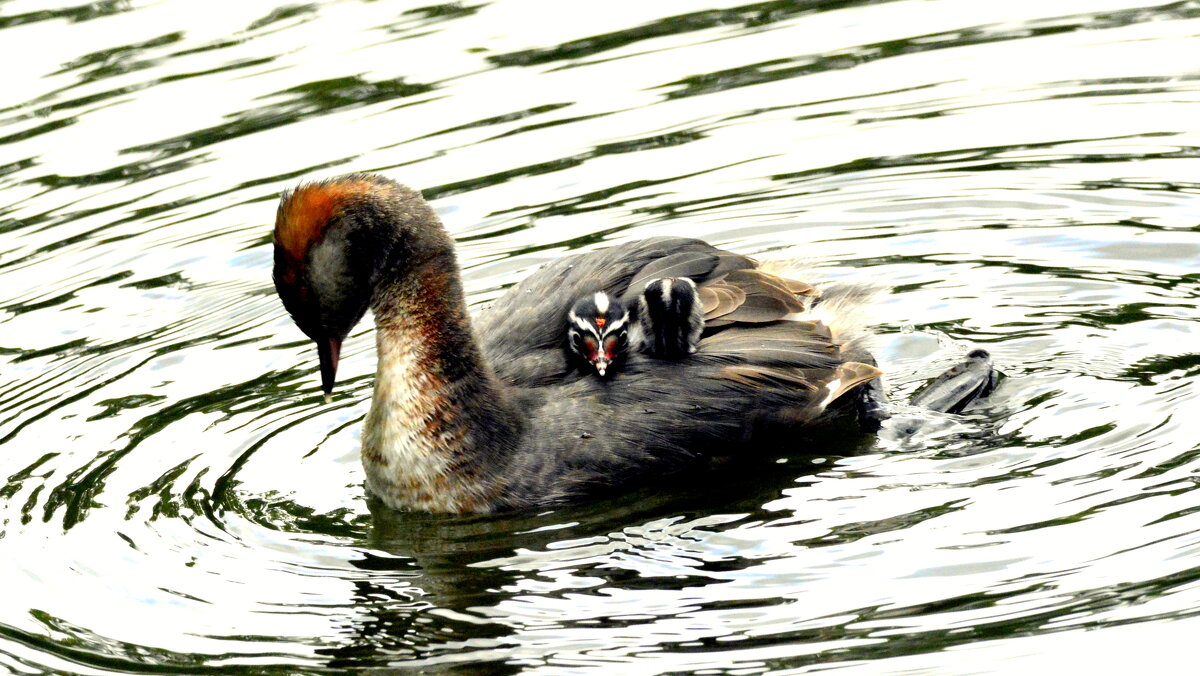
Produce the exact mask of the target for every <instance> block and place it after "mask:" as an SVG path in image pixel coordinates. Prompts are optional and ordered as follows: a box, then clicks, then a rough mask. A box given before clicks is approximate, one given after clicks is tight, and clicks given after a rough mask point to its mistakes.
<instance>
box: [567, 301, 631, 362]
mask: <svg viewBox="0 0 1200 676" xmlns="http://www.w3.org/2000/svg"><path fill="white" fill-rule="evenodd" d="M630 328H631V326H630V323H629V311H628V310H626V309H625V305H624V304H622V303H621V301H619V300H617V299H616V298H613V297H612V296H609V295H608V294H607V293H604V292H603V291H597V292H595V293H592V294H588V295H586V296H584V297H583V298H580V299H579V300H578V301H576V302H575V304H574V305H572V306H571V309H570V310H568V311H567V350H568V353H569V354H571V355H573V356H574V357H575V359H576V361H578V362H580V363H582V364H586V365H587V366H589V367H591V368H593V369H595V371H596V374H597V375H599V376H600V377H601V378H603V377H604V376H605V374H606V373H608V369H609V368H611V367H615V366H617V365H618V363H619V362H620V361H621V360H622V359H623V358H624V357H625V354H626V352H627V351H628V349H629V329H630Z"/></svg>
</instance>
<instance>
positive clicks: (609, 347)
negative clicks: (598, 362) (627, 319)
mask: <svg viewBox="0 0 1200 676" xmlns="http://www.w3.org/2000/svg"><path fill="white" fill-rule="evenodd" d="M620 342H621V341H620V338H619V336H610V337H609V338H607V339H606V340H605V341H604V351H605V352H607V353H608V358H609V359H612V358H613V357H614V356H615V354H614V353H615V352H616V351H617V345H618V344H619V343H620Z"/></svg>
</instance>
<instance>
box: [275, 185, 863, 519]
mask: <svg viewBox="0 0 1200 676" xmlns="http://www.w3.org/2000/svg"><path fill="white" fill-rule="evenodd" d="M274 241H275V244H274V249H275V266H274V280H275V285H276V289H277V291H278V292H279V296H280V298H281V299H282V301H283V304H284V307H285V308H286V309H287V311H288V312H289V313H290V315H291V316H292V318H293V320H294V321H295V322H296V324H297V325H298V326H299V328H300V329H301V330H302V331H303V332H304V333H305V334H306V335H307V336H308V337H309V338H311V339H312V340H313V341H315V342H316V344H317V351H318V354H319V356H320V362H321V382H322V388H323V389H324V391H325V392H326V394H329V393H331V392H332V389H333V385H334V380H335V375H336V371H337V364H338V357H339V354H340V351H341V345H342V341H343V340H344V339H345V338H346V336H347V335H348V334H349V332H350V330H351V329H352V328H353V327H354V325H355V324H356V323H357V322H358V321H359V320H360V319H361V318H362V317H363V315H364V313H365V312H366V310H367V308H370V309H371V310H372V312H373V314H374V317H375V325H376V334H375V339H376V347H377V350H378V366H377V370H376V377H375V387H374V392H373V395H372V399H371V406H370V411H369V413H368V414H367V417H366V420H365V422H364V428H363V434H362V460H363V465H364V468H365V470H366V479H367V487H368V489H369V490H370V491H371V492H372V493H374V494H375V495H376V496H378V497H379V498H380V499H381V500H382V501H383V502H384V503H385V504H387V505H388V506H390V507H392V508H395V509H415V510H427V511H434V512H488V511H496V510H502V509H519V508H530V507H535V506H541V505H548V504H554V503H559V502H563V501H566V500H570V499H573V498H578V497H580V496H583V495H586V494H589V493H594V492H597V491H602V490H608V489H612V488H614V487H617V486H620V485H623V484H628V483H632V482H636V481H645V480H647V479H649V478H659V477H661V476H663V475H664V474H667V473H671V472H678V471H682V470H685V469H688V468H696V467H698V466H702V465H704V464H705V463H708V462H709V461H710V460H711V459H712V458H714V457H718V456H737V455H739V454H742V455H747V454H750V453H753V452H754V451H755V449H756V448H761V447H772V446H773V445H774V447H775V448H778V447H779V446H778V445H780V444H786V443H788V442H789V441H791V439H792V437H793V435H794V432H795V431H796V430H797V429H798V428H800V427H804V426H807V425H811V424H813V423H815V422H817V421H819V420H821V419H823V418H824V417H826V412H827V410H828V409H830V408H831V407H835V406H832V405H841V406H843V407H844V406H845V404H844V403H843V402H846V401H851V402H853V401H855V400H859V399H861V401H862V402H864V403H863V404H861V405H860V404H853V405H851V406H850V408H854V407H857V408H859V409H861V410H867V411H869V410H870V408H871V402H872V401H874V400H875V398H874V397H873V396H872V394H871V393H872V392H877V391H880V390H879V388H878V384H877V383H878V380H877V378H878V377H879V376H880V374H881V372H880V370H879V369H877V368H876V367H875V366H873V365H872V364H870V363H867V362H869V361H871V357H870V354H869V353H868V352H867V351H866V350H865V349H864V348H863V346H862V340H863V337H864V335H865V334H864V332H863V331H862V329H861V328H860V327H859V326H858V325H856V324H855V322H854V320H853V316H854V313H853V312H848V313H846V315H845V316H846V319H845V320H844V321H843V320H842V319H841V317H840V313H839V311H841V310H852V309H853V306H854V304H855V302H856V300H857V296H856V294H855V293H854V292H847V293H844V294H843V295H841V296H837V295H831V294H832V292H827V293H826V295H825V296H824V297H823V298H822V301H821V302H822V305H823V306H824V307H825V309H826V312H825V315H827V316H829V317H830V318H831V319H829V320H826V321H825V322H824V323H823V322H817V321H787V319H789V318H792V317H793V316H794V315H796V314H797V313H802V312H803V310H804V309H805V307H806V304H805V302H804V300H803V299H804V298H805V297H806V296H808V297H812V296H816V295H817V292H816V290H815V289H812V288H811V287H809V286H808V285H806V284H803V283H802V282H797V281H794V280H788V279H784V278H781V277H777V276H773V275H770V274H767V273H765V272H763V271H761V270H758V269H756V264H755V262H754V261H752V260H751V259H749V258H746V257H744V256H740V255H738V254H734V253H730V252H728V251H722V250H720V249H717V248H715V247H712V246H710V245H708V244H706V243H704V242H701V241H699V240H694V239H683V238H675V237H657V238H653V239H646V240H640V241H635V242H627V243H624V244H619V245H617V246H614V247H611V248H608V249H604V250H600V251H594V252H590V253H584V254H578V255H574V256H567V257H564V258H561V259H559V260H557V261H554V262H552V263H550V264H548V265H546V266H545V267H543V268H542V269H540V270H538V271H537V272H535V273H533V274H532V275H530V276H529V277H528V278H526V279H525V280H524V281H522V282H520V283H519V284H517V285H516V286H515V287H514V288H512V289H510V290H509V291H508V292H507V293H505V294H504V295H502V296H501V297H500V298H498V299H497V300H496V301H495V302H494V303H493V304H492V305H491V306H490V307H489V308H487V309H485V310H484V311H482V312H480V313H479V314H478V316H477V317H475V318H474V319H472V318H471V317H470V316H469V315H468V312H467V304H466V300H465V298H464V294H463V288H462V282H461V280H460V277H459V272H458V266H457V263H456V257H455V252H454V243H453V241H452V240H451V238H450V236H449V235H448V234H447V233H446V231H445V229H444V228H443V227H442V225H441V223H440V222H439V220H438V217H437V216H436V214H435V213H434V211H433V209H432V208H431V207H430V206H429V204H428V203H426V201H425V200H424V199H422V197H421V195H420V193H418V192H417V191H415V190H412V189H411V188H408V187H405V186H402V185H400V184H398V183H396V182H394V181H391V180H389V179H387V178H383V177H381V176H378V175H372V174H354V175H350V176H346V177H342V178H337V179H332V180H327V181H321V182H316V183H308V184H304V185H301V186H300V187H298V188H296V189H295V190H292V191H290V192H287V193H285V194H284V195H283V196H282V198H281V201H280V204H279V209H278V213H277V217H276V223H275V238H274ZM668 277H670V278H674V279H679V278H681V277H687V278H689V279H690V280H694V282H695V286H696V287H697V289H698V291H699V293H698V294H697V298H699V299H700V300H701V301H702V302H703V301H704V298H705V297H707V296H708V295H709V294H711V297H708V301H709V302H710V303H712V304H713V308H714V309H716V310H719V311H720V315H719V316H717V317H714V318H713V319H711V320H707V327H709V328H714V327H716V326H721V327H724V328H723V329H722V330H721V331H719V332H714V333H713V334H712V335H709V336H705V337H703V338H702V339H700V340H699V341H698V343H696V344H695V345H694V347H695V351H694V353H691V354H689V355H687V357H686V358H683V359H659V358H655V357H653V356H651V355H645V354H642V353H640V352H636V351H631V352H630V353H629V354H628V355H627V357H626V359H625V363H624V364H623V365H622V366H621V372H620V378H619V379H618V380H611V379H605V378H597V377H595V375H592V374H586V373H580V372H579V371H578V370H575V369H570V368H567V367H566V366H565V365H564V359H563V345H564V343H565V341H567V340H568V328H567V326H566V325H565V323H564V322H563V318H564V317H565V316H567V315H568V313H569V312H570V310H571V309H572V308H573V306H574V305H575V303H576V302H577V300H578V299H580V298H582V297H584V296H585V295H586V294H588V293H591V294H593V297H592V300H593V302H594V301H595V299H596V297H595V295H594V293H595V292H596V291H597V290H598V291H602V292H603V293H604V294H606V297H607V298H610V299H620V298H627V297H629V294H630V293H631V290H632V293H633V294H635V295H637V294H639V292H640V291H644V290H645V289H646V285H647V283H648V282H654V281H655V280H662V279H665V278H668ZM610 307H611V306H610ZM597 309H598V308H597ZM652 313H653V310H651V311H650V315H652ZM650 315H648V316H650ZM600 316H601V314H595V315H593V317H592V319H593V320H594V319H595V318H597V317H600ZM687 316H688V317H690V316H691V314H690V312H689V313H688V315H687ZM802 316H803V315H801V317H802ZM609 321H611V320H610V319H609V318H607V317H606V321H605V326H604V327H598V328H600V329H605V328H608V329H611V326H612V325H611V324H609ZM580 328H582V327H580ZM589 335H590V336H591V337H592V338H594V339H599V338H603V337H604V334H603V333H600V334H590V333H589ZM691 335H692V333H691V329H690V328H689V329H688V331H687V333H686V338H685V337H684V333H683V332H682V331H681V332H679V333H678V334H676V339H675V342H674V343H673V345H672V346H671V347H672V349H675V350H678V349H680V348H682V347H684V345H685V342H686V345H687V349H688V350H689V351H690V350H691V349H692V347H693V345H692V338H691ZM864 384H867V387H865V388H864V387H860V386H862V385H864ZM872 384H873V385H872ZM856 388H858V390H859V392H860V393H861V394H862V396H861V397H859V396H855V397H846V396H845V395H847V393H851V392H855V390H856ZM861 410H860V413H861ZM813 450H814V451H816V450H819V449H813Z"/></svg>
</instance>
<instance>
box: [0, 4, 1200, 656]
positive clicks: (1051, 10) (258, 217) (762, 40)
mask: <svg viewBox="0 0 1200 676" xmlns="http://www.w3.org/2000/svg"><path fill="white" fill-rule="evenodd" d="M1137 1H1138V0H1126V1H1124V2H1122V1H1119V0H1053V1H1050V2H1047V1H1044V0H1043V1H1040V2H1026V1H1018V2H981V1H978V0H897V1H891V2H889V1H879V0H875V1H871V0H862V1H859V2H854V1H832V0H830V1H826V2H799V1H797V2H788V1H782V0H780V1H775V2H759V3H754V4H744V5H737V4H732V3H731V4H725V5H719V4H704V3H696V2H683V1H675V2H607V3H567V2H561V1H560V2H548V1H544V2H535V1H532V0H530V1H518V0H498V1H495V2H491V3H487V2H479V3H462V4H447V5H435V6H429V5H425V6H422V5H421V4H419V3H407V2H389V1H386V0H379V1H376V2H355V1H345V2H336V1H329V2H316V3H311V4H288V5H274V4H272V3H270V2H254V1H244V2H210V1H206V0H163V1H159V2H153V1H150V0H144V1H143V0H130V1H125V0H105V1H102V2H96V3H93V4H88V5H65V4H64V5H60V4H57V3H56V2H55V1H54V0H45V1H35V0H4V1H0V63H3V64H4V66H3V73H4V74H3V76H2V77H0V82H2V83H3V87H2V88H0V580H3V593H2V596H0V598H2V600H0V671H9V672H12V673H22V674H24V673H82V674H111V673H160V674H162V673H181V674H202V673H235V672H236V673H271V674H290V673H310V672H311V673H316V672H322V673H326V672H327V673H345V672H350V671H354V670H357V669H360V668H364V667H367V668H379V669H380V670H381V671H384V672H386V673H396V672H395V671H392V670H391V669H393V668H398V669H399V671H400V673H409V672H408V669H412V670H420V669H424V670H426V671H428V672H432V673H440V672H444V671H453V672H459V673H506V672H515V671H520V670H525V671H528V672H529V673H538V674H565V673H580V674H583V673H588V674H590V673H605V674H610V675H611V674H656V673H704V674H713V673H721V674H753V673H761V672H774V673H812V672H822V673H824V672H833V673H848V674H860V673H862V674H900V673H903V674H951V675H959V674H979V673H986V674H1003V673H1021V674H1036V673H1050V670H1054V671H1053V673H1078V672H1082V671H1083V670H1085V669H1086V670H1087V671H1088V673H1122V674H1125V673H1130V672H1134V671H1135V670H1136V671H1142V672H1149V673H1170V672H1172V671H1173V670H1174V669H1184V668H1183V667H1182V666H1176V667H1171V666H1165V665H1172V664H1175V665H1179V664H1180V663H1179V662H1176V661H1174V660H1180V659H1183V660H1192V659H1193V658H1192V652H1193V651H1192V650H1190V648H1191V646H1192V643H1193V637H1194V635H1195V633H1196V631H1197V629H1198V628H1200V625H1198V624H1197V620H1196V619H1195V617H1196V615H1197V614H1198V613H1200V514H1197V511H1200V498H1198V497H1197V496H1200V494H1197V495H1195V496H1194V495H1192V491H1193V490H1194V489H1196V488H1197V487H1198V486H1200V481H1198V479H1197V476H1198V472H1200V446H1198V445H1197V444H1198V443H1200V442H1198V440H1200V392H1198V388H1197V375H1198V374H1200V352H1198V351H1197V350H1198V349H1200V348H1197V345H1198V343H1197V341H1196V338H1195V335H1196V331H1197V328H1198V326H1200V325H1198V321H1200V310H1198V305H1200V301H1198V296H1200V274H1198V272H1197V263H1196V262H1197V259H1198V257H1200V235H1198V230H1200V228H1198V226H1197V223H1200V195H1198V193H1200V183H1197V180H1198V179H1197V177H1198V176H1200V160H1198V159H1197V156H1198V155H1200V151H1198V147H1200V59H1197V58H1196V55H1197V54H1200V48H1198V44H1200V41H1198V39H1197V37H1198V36H1200V4H1197V3H1196V2H1194V1H1185V2H1172V3H1167V4H1161V5H1150V6H1136V5H1135V3H1136V2H1137ZM359 170H371V171H380V172H383V173H386V174H387V175H389V176H391V177H394V178H396V179H398V180H401V181H404V182H407V183H410V184H412V185H414V186H418V187H420V188H422V189H424V190H425V191H426V194H427V195H428V196H429V197H430V199H431V200H433V202H434V205H435V206H436V207H437V208H438V210H439V211H440V212H441V214H442V216H443V219H444V220H445V221H446V223H447V225H448V227H449V228H450V229H451V230H452V232H453V233H454V234H455V236H456V237H457V239H458V241H459V243H460V252H461V254H460V255H461V260H462V262H463V265H464V274H465V276H466V280H467V285H468V288H469V291H470V292H471V294H472V295H473V300H474V301H476V302H478V303H484V302H486V301H487V300H488V299H489V298H492V297H494V296H495V294H497V293H498V292H499V291H501V290H502V289H503V288H504V287H505V286H506V285H508V284H510V283H512V282H514V281H516V280H518V279H520V278H522V277H523V276H524V275H526V274H527V273H528V272H529V271H530V270H531V269H533V268H534V267H536V266H537V265H539V264H541V263H543V262H545V261H548V260H552V259H553V258H555V257H557V256H561V255H563V254H564V253H565V252H568V251H571V250H576V249H588V248H594V247H598V246H603V245H604V244H606V243H611V242H617V241H623V240H626V239H631V238H640V237H646V236H650V235H660V234H680V235H691V236H698V237H704V238H706V239H709V240H711V241H714V242H717V243H719V244H721V245H724V246H726V247H728V248H731V249H734V250H737V251H739V252H745V253H751V254H754V255H758V256H761V257H763V258H772V257H801V258H804V259H807V260H808V261H809V262H810V263H811V265H812V266H813V268H814V272H813V274H812V278H814V279H824V280H842V279H869V280H873V281H877V282H881V283H883V284H887V285H890V286H891V287H892V288H893V289H894V293H893V294H892V295H891V296H889V297H888V298H887V299H886V300H885V301H884V302H883V303H881V305H880V306H879V307H878V308H877V311H876V312H877V314H876V315H875V323H876V324H877V327H878V332H879V334H880V338H879V341H878V345H877V352H878V355H879V357H880V359H881V361H882V362H883V365H884V367H885V368H886V370H887V372H888V376H887V378H888V380H887V385H888V388H889V390H890V391H891V392H892V393H893V394H894V395H895V396H896V397H898V398H903V397H905V396H907V394H908V393H909V392H911V391H912V390H913V389H914V388H915V387H916V386H917V385H918V384H919V383H920V382H921V381H922V380H923V379H925V378H928V377H930V376H931V375H933V374H935V373H937V372H938V371H939V370H940V369H941V368H944V367H945V366H946V365H947V364H949V363H950V362H952V361H953V360H954V359H955V358H957V357H958V356H959V355H961V354H962V353H963V352H965V351H966V350H967V349H969V348H970V347H971V346H984V347H987V348H988V349H989V350H991V351H992V352H993V354H994V355H995V357H996V361H997V363H998V365H999V366H1000V367H1001V368H1002V369H1003V370H1004V372H1005V373H1006V374H1007V375H1008V376H1009V377H1008V379H1007V380H1006V381H1005V382H1004V383H1003V384H1002V386H1001V388H1000V389H999V391H998V392H997V394H996V395H995V396H994V397H993V399H992V400H991V401H990V402H988V403H987V405H985V406H983V407H980V408H977V409H975V410H974V411H972V412H971V413H970V414H969V415H967V416H965V417H962V418H959V419H955V420H946V421H944V425H943V426H942V427H940V428H938V429H937V430H936V431H934V432H931V433H927V434H925V435H924V436H922V437H920V438H917V439H912V438H905V437H903V436H902V435H886V434H885V435H884V437H883V438H881V439H880V440H878V441H872V440H869V439H868V440H852V441H850V442H847V443H843V444H840V445H837V446H831V447H830V448H829V449H823V448H808V447H798V448H795V449H780V452H779V454H778V455H779V457H778V460H779V463H778V464H771V465H770V466H769V467H766V468H763V467H758V468H751V469H748V470H745V471H743V472H742V473H740V474H733V475H723V476H721V477H716V478H714V479H712V480H708V481H692V482H689V483H688V484H686V485H671V486H659V487H657V489H656V490H642V491H638V492H635V493H632V494H630V495H627V496H623V497H620V498H614V499H611V500H606V501H600V502H594V503H589V504H585V505H579V506H575V507H571V508H564V509H559V510H554V511H550V512H546V513H541V514H520V515H502V516H492V517H486V518H484V517H471V518H453V517H434V516H427V515H410V514H386V513H383V512H381V511H380V510H378V509H375V508H374V506H373V505H370V504H368V502H367V500H366V499H365V497H364V493H363V489H362V472H361V467H360V465H359V461H358V429H359V425H360V421H361V418H362V416H363V414H364V412H365V410H366V405H367V398H368V394H369V391H370V385H371V383H370V374H371V373H372V372H373V369H374V354H373V348H372V346H373V337H372V336H371V335H370V331H369V330H367V329H364V330H362V331H361V332H360V333H359V334H357V335H356V336H355V337H353V338H352V339H351V340H350V341H349V342H348V344H347V347H346V352H345V355H344V360H343V366H342V374H343V383H344V385H343V386H342V387H343V389H342V392H343V394H342V395H341V396H339V397H338V398H337V399H335V400H334V401H333V402H332V403H331V404H325V403H323V401H322V399H321V397H320V395H319V389H318V377H317V375H316V373H315V369H316V353H315V350H313V349H312V348H311V346H310V345H309V344H308V343H307V342H306V341H304V340H303V337H302V336H301V335H300V333H299V332H298V331H297V330H296V329H295V328H294V327H293V326H292V324H291V323H290V321H289V320H288V319H287V318H286V317H285V315H284V313H283V310H282V308H281V307H280V305H279V302H278V300H277V299H276V298H275V296H274V292H273V289H272V286H271V283H270V257H271V251H270V245H269V229H270V225H271V223H272V221H273V218H274V208H275V206H274V202H275V200H276V197H277V195H278V193H279V192H280V191H281V190H282V189H284V188H286V187H289V186H292V185H294V184H295V183H296V182H297V181H299V180H300V179H302V178H315V177H322V176H329V175H334V174H338V173H345V172H350V171H359ZM848 450H855V451H857V452H858V454H857V455H854V456H852V457H845V458H843V457H840V456H836V455H834V453H835V451H836V452H839V453H845V452H847V451H848ZM826 451H828V452H827V453H826ZM811 453H816V454H817V457H816V459H813V458H812V457H811V455H810V454H811ZM373 509H375V511H374V513H373V512H372V510H373ZM1178 673H1187V672H1186V670H1182V671H1179V672H1178Z"/></svg>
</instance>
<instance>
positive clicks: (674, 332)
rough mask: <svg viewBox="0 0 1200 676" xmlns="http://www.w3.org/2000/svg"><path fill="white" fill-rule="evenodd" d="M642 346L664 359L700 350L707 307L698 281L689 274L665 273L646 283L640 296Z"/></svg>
mask: <svg viewBox="0 0 1200 676" xmlns="http://www.w3.org/2000/svg"><path fill="white" fill-rule="evenodd" d="M637 320H638V326H639V328H640V331H638V333H639V334H640V335H639V336H638V338H639V343H640V344H639V345H638V349H640V350H641V351H643V352H646V353H648V354H652V355H654V356H656V357H661V358H663V359H680V358H682V357H685V356H687V355H689V354H692V353H694V352H695V351H696V348H697V346H698V345H699V344H700V334H702V333H703V332H704V307H703V305H702V304H701V302H700V296H699V294H698V292H697V291H696V283H695V282H693V281H692V280H691V279H690V278H688V277H663V278H662V279H654V280H651V281H649V282H647V283H646V287H645V289H643V290H642V295H640V296H638V317H637Z"/></svg>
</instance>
